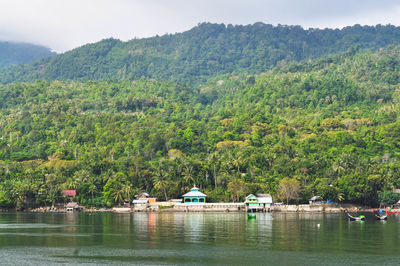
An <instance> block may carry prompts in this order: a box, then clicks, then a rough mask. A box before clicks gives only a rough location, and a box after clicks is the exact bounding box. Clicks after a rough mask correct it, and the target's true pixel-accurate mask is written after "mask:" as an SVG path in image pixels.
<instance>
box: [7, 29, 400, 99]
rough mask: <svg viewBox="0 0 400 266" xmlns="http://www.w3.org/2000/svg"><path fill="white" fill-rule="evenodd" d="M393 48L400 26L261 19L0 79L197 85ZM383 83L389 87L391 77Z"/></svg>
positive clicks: (116, 48)
mask: <svg viewBox="0 0 400 266" xmlns="http://www.w3.org/2000/svg"><path fill="white" fill-rule="evenodd" d="M398 44H400V28H399V27H395V26H392V25H386V26H383V25H377V26H360V25H355V26H352V27H345V28H343V29H342V30H339V29H335V30H332V29H307V30H305V29H303V28H302V27H300V26H284V25H278V26H272V25H267V24H263V23H260V22H258V23H255V24H253V25H247V26H241V25H238V26H233V25H224V24H211V23H202V24H199V25H198V26H197V27H194V28H193V29H191V30H189V31H186V32H183V33H178V34H173V35H171V34H166V35H163V36H156V37H152V38H146V39H134V40H131V41H128V42H121V41H119V40H116V39H105V40H102V41H100V42H97V43H94V44H87V45H84V46H82V47H80V48H77V49H73V50H71V51H68V52H66V53H64V54H61V55H57V56H54V57H51V58H45V59H42V60H39V61H36V62H34V63H30V64H27V65H23V66H14V67H11V68H8V69H5V70H4V71H2V72H1V73H0V82H2V83H8V82H12V81H34V80H36V79H50V80H81V79H84V80H105V79H112V80H116V79H118V80H121V79H137V78H142V77H146V78H155V79H158V80H172V81H178V82H184V83H195V84H201V83H202V82H204V81H206V80H207V79H208V78H210V77H214V76H215V75H222V74H231V73H252V74H257V73H261V72H264V71H267V70H269V69H271V68H273V67H275V66H277V65H278V66H280V67H282V66H285V65H289V64H290V62H293V61H301V60H308V59H315V58H319V57H323V56H326V55H329V54H335V53H342V52H345V51H348V52H347V55H348V56H352V55H354V54H355V53H356V52H357V51H358V50H360V49H367V50H379V49H380V48H383V47H387V46H388V45H398ZM0 58H1V57H0ZM394 60H395V59H394ZM327 64H329V62H327ZM382 66H385V67H388V68H392V67H393V66H395V61H393V59H392V58H387V60H386V61H384V62H382ZM393 70H394V69H393ZM383 78H385V79H387V80H388V82H390V83H393V82H396V81H395V77H393V76H391V75H387V76H384V77H383ZM254 82H255V79H254V77H249V78H248V79H247V84H248V85H254ZM315 85H316V84H315V83H314V82H313V80H312V79H310V80H307V79H306V80H304V83H302V84H301V87H302V88H303V89H304V90H310V89H312V88H313V86H315ZM337 96H339V95H337Z"/></svg>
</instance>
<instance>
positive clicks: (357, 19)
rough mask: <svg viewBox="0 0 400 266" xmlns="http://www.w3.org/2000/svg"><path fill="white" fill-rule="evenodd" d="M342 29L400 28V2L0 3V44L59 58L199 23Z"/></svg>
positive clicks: (46, 0) (111, 0)
mask: <svg viewBox="0 0 400 266" xmlns="http://www.w3.org/2000/svg"><path fill="white" fill-rule="evenodd" d="M258 21H261V22H264V23H267V24H274V25H277V24H287V25H301V26H303V27H305V28H309V27H314V28H317V27H318V28H325V27H330V28H341V27H343V26H349V25H354V24H361V25H376V24H389V23H390V24H393V25H400V0H0V40H8V41H24V42H31V43H36V44H42V45H45V46H47V47H50V48H52V49H54V50H56V51H58V52H63V51H66V50H70V49H72V48H75V47H78V46H81V45H83V44H85V43H88V42H96V41H99V40H101V39H104V38H109V37H114V38H118V39H121V40H130V39H133V38H135V37H138V38H141V37H150V36H154V35H156V34H159V35H162V34H165V33H175V32H182V31H185V30H188V29H190V28H192V27H193V26H196V25H197V24H198V23H200V22H216V23H225V24H229V23H231V24H253V23H255V22H258Z"/></svg>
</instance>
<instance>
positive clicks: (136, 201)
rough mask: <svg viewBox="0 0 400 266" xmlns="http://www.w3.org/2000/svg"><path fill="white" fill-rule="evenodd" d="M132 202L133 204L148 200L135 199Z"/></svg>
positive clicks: (143, 202)
mask: <svg viewBox="0 0 400 266" xmlns="http://www.w3.org/2000/svg"><path fill="white" fill-rule="evenodd" d="M132 203H133V204H146V203H147V200H133V201H132Z"/></svg>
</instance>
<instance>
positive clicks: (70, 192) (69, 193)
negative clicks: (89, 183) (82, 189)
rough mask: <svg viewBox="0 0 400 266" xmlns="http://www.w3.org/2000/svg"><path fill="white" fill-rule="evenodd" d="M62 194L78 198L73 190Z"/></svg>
mask: <svg viewBox="0 0 400 266" xmlns="http://www.w3.org/2000/svg"><path fill="white" fill-rule="evenodd" d="M61 193H62V194H64V195H65V196H67V197H75V196H76V190H75V189H71V190H63V191H61Z"/></svg>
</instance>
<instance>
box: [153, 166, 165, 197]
mask: <svg viewBox="0 0 400 266" xmlns="http://www.w3.org/2000/svg"><path fill="white" fill-rule="evenodd" d="M154 174H155V175H154V176H153V184H154V187H155V189H157V190H162V191H163V192H164V196H165V200H167V199H168V197H167V190H166V189H167V187H168V183H169V182H168V180H167V176H166V173H165V171H164V170H162V169H157V170H156V171H155V173H154Z"/></svg>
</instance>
